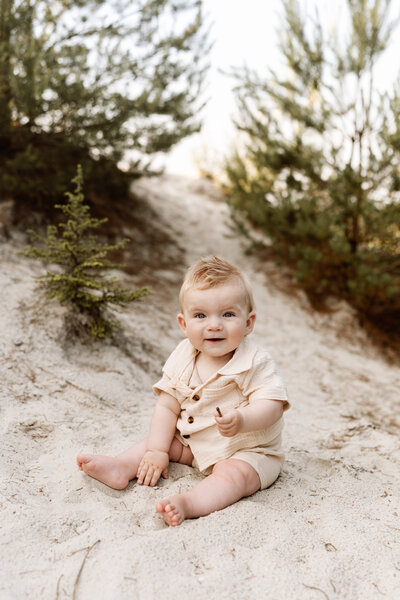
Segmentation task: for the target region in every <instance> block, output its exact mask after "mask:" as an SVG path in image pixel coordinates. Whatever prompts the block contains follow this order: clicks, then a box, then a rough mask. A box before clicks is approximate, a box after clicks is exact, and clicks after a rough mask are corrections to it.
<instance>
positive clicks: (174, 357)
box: [153, 339, 192, 397]
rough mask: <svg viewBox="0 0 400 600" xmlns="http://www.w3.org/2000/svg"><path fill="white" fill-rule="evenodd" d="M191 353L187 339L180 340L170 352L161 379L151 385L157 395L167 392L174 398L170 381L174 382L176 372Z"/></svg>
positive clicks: (174, 393) (173, 389)
mask: <svg viewBox="0 0 400 600" xmlns="http://www.w3.org/2000/svg"><path fill="white" fill-rule="evenodd" d="M191 352H192V350H191V344H190V342H189V340H187V339H184V340H182V341H181V342H180V343H179V344H178V345H177V347H176V348H175V350H173V351H172V352H171V354H170V355H169V357H168V358H167V360H166V362H165V365H164V366H163V373H162V377H161V379H160V380H159V381H157V383H155V384H154V385H153V390H154V392H155V393H156V394H157V395H159V394H160V393H161V392H167V394H171V396H174V397H176V390H175V384H174V387H172V380H174V381H175V379H176V374H177V371H178V370H179V368H181V366H182V364H184V362H185V360H187V356H188V355H189V356H190V354H191Z"/></svg>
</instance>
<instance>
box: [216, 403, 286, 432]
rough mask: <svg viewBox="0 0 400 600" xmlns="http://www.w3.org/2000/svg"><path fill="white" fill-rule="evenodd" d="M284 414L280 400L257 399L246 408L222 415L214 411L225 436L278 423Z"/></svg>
mask: <svg viewBox="0 0 400 600" xmlns="http://www.w3.org/2000/svg"><path fill="white" fill-rule="evenodd" d="M282 414H283V404H282V402H281V401H280V400H256V401H255V402H252V403H251V404H249V405H248V406H245V407H244V408H239V409H234V410H230V411H229V412H227V413H226V414H224V415H222V417H219V416H218V413H217V412H215V413H214V417H215V420H216V422H217V425H218V430H219V432H220V434H221V435H223V436H224V437H232V436H233V435H236V434H237V433H247V432H249V431H257V430H260V429H267V427H271V425H273V424H274V423H276V422H277V421H278V420H279V419H280V418H281V416H282Z"/></svg>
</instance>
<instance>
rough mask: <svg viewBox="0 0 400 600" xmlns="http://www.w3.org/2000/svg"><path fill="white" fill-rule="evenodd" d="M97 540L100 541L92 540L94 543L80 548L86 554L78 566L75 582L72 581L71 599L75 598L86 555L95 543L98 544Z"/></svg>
mask: <svg viewBox="0 0 400 600" xmlns="http://www.w3.org/2000/svg"><path fill="white" fill-rule="evenodd" d="M99 542H100V540H96V541H95V542H94V544H92V545H91V546H89V547H88V548H82V550H86V554H85V556H84V557H83V561H82V564H81V567H80V569H79V571H78V575H77V576H76V579H75V583H74V590H73V592H72V600H75V599H76V591H77V589H78V583H79V578H80V576H81V573H82V571H83V567H84V566H85V562H86V559H87V557H88V555H89V552H90V551H91V550H92V548H94V547H95V545H96V544H98V543H99Z"/></svg>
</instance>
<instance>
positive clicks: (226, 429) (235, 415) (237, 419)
mask: <svg viewBox="0 0 400 600" xmlns="http://www.w3.org/2000/svg"><path fill="white" fill-rule="evenodd" d="M214 417H215V420H216V422H217V425H218V431H219V432H220V434H221V435H223V436H224V437H232V436H234V435H236V434H237V433H238V432H239V430H240V426H241V424H242V421H243V417H242V415H241V414H240V412H239V411H238V410H230V411H229V412H227V413H226V414H224V415H223V416H222V417H220V416H218V413H217V412H215V413H214Z"/></svg>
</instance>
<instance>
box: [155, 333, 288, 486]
mask: <svg viewBox="0 0 400 600" xmlns="http://www.w3.org/2000/svg"><path fill="white" fill-rule="evenodd" d="M197 355H198V351H197V350H196V349H195V348H193V346H192V344H191V343H190V342H189V340H188V339H185V340H183V341H182V342H181V343H180V344H178V346H177V347H176V348H175V350H174V351H173V352H172V354H171V355H170V357H169V358H168V360H167V362H166V363H165V365H164V368H163V376H162V378H161V379H160V381H158V382H157V383H156V384H155V385H154V386H153V389H154V390H155V392H156V393H160V392H161V391H165V392H167V393H168V394H171V395H172V396H174V397H175V398H176V399H177V400H178V402H179V403H180V405H181V413H180V415H179V418H178V422H177V432H176V434H175V435H176V437H177V439H178V440H179V441H180V442H182V444H183V445H185V446H189V447H190V449H191V451H192V453H193V456H194V460H193V466H195V467H197V468H198V469H199V470H200V471H201V472H202V473H204V474H205V475H208V474H209V473H211V471H212V467H213V466H214V465H215V463H216V462H218V461H220V460H223V459H226V458H235V459H240V460H243V461H245V462H247V463H249V464H250V465H251V466H252V467H253V468H254V469H255V470H256V472H257V473H258V475H259V477H260V481H261V489H264V488H266V487H268V486H270V485H271V484H272V483H273V482H274V481H275V480H276V478H277V477H278V475H279V472H280V470H281V466H282V463H283V453H282V448H281V431H282V427H283V419H282V418H281V419H279V421H277V422H276V423H274V425H272V426H271V427H268V428H267V429H262V430H258V431H252V432H248V433H238V434H236V435H235V436H233V437H224V436H222V435H221V434H220V433H219V431H218V428H217V424H216V422H215V419H214V412H215V409H216V407H217V406H218V407H219V408H220V409H221V412H222V414H224V413H225V412H228V411H229V410H231V409H233V408H243V407H245V406H247V405H248V404H249V403H252V402H254V401H256V400H268V399H271V400H278V401H281V402H283V408H284V410H287V409H288V408H289V402H288V398H287V393H286V389H285V386H284V384H283V382H282V379H281V377H280V375H279V374H278V372H277V369H276V366H275V363H274V361H273V360H272V358H271V356H270V354H269V353H268V352H266V351H264V350H262V349H260V348H258V346H256V345H255V344H254V343H253V342H251V341H250V340H249V338H248V337H246V338H245V339H244V340H243V342H242V343H241V344H240V346H239V347H238V348H237V349H236V351H235V353H234V355H233V356H232V358H231V360H230V361H229V362H228V363H227V364H226V365H224V366H223V367H222V368H221V369H219V370H218V371H217V372H216V373H214V375H212V376H211V377H210V378H209V379H208V380H207V381H205V382H202V381H200V378H199V377H198V374H197V369H195V361H196V356H197Z"/></svg>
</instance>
